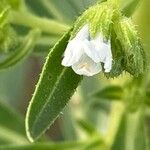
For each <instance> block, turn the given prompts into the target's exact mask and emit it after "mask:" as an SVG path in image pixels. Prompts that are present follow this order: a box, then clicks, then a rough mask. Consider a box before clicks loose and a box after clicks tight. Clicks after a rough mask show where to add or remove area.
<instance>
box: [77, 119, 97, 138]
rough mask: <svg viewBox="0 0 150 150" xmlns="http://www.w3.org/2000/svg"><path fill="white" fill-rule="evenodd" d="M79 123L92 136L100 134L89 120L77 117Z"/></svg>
mask: <svg viewBox="0 0 150 150" xmlns="http://www.w3.org/2000/svg"><path fill="white" fill-rule="evenodd" d="M77 124H78V126H79V127H80V128H81V129H82V130H84V131H85V132H86V133H87V134H88V135H90V136H91V135H97V134H98V131H97V130H96V128H95V127H94V126H93V125H92V124H91V123H90V122H89V121H87V120H83V119H77Z"/></svg>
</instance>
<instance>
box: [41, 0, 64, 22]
mask: <svg viewBox="0 0 150 150" xmlns="http://www.w3.org/2000/svg"><path fill="white" fill-rule="evenodd" d="M41 2H42V4H43V6H44V7H45V8H46V9H47V11H48V12H49V13H50V14H51V15H53V17H55V18H56V19H58V20H60V21H63V20H64V16H63V14H62V13H61V12H60V11H59V10H58V9H56V8H55V5H54V4H53V2H51V1H49V0H41Z"/></svg>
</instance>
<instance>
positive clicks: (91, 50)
mask: <svg viewBox="0 0 150 150" xmlns="http://www.w3.org/2000/svg"><path fill="white" fill-rule="evenodd" d="M84 43H85V45H84V52H85V53H86V54H87V55H88V56H89V57H90V58H91V59H92V60H93V61H94V62H96V63H98V62H100V51H99V49H96V48H95V45H94V43H92V41H88V40H85V41H84Z"/></svg>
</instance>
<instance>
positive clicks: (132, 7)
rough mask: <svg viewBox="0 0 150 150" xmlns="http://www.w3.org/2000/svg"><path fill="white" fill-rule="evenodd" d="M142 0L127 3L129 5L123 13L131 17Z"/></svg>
mask: <svg viewBox="0 0 150 150" xmlns="http://www.w3.org/2000/svg"><path fill="white" fill-rule="evenodd" d="M141 1H142V0H132V1H131V2H130V3H129V4H127V6H125V7H124V8H123V10H122V12H123V14H124V15H125V16H127V17H131V16H132V15H133V13H134V12H135V10H136V9H137V7H138V6H139V3H140V2H141Z"/></svg>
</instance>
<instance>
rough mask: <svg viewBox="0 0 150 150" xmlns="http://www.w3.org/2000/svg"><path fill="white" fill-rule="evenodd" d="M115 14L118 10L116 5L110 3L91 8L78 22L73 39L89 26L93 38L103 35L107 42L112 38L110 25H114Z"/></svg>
mask: <svg viewBox="0 0 150 150" xmlns="http://www.w3.org/2000/svg"><path fill="white" fill-rule="evenodd" d="M115 12H116V9H115V7H114V5H113V4H111V3H109V2H103V3H101V4H96V5H94V6H92V7H90V8H89V9H87V10H86V11H85V12H84V13H83V14H82V15H81V16H80V17H79V18H78V20H77V21H76V23H75V26H74V30H73V32H72V37H71V38H73V37H74V36H75V35H76V33H77V32H79V30H80V29H81V28H82V27H83V26H84V25H85V24H89V31H90V35H91V37H93V38H94V37H95V36H96V35H97V33H101V34H102V35H103V36H104V38H105V40H108V39H109V36H110V25H111V24H112V19H113V16H114V15H115Z"/></svg>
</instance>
